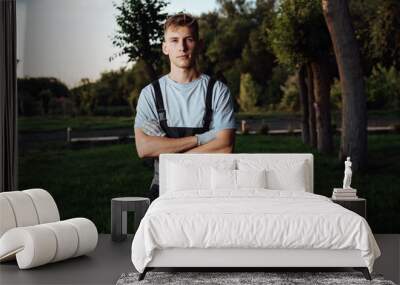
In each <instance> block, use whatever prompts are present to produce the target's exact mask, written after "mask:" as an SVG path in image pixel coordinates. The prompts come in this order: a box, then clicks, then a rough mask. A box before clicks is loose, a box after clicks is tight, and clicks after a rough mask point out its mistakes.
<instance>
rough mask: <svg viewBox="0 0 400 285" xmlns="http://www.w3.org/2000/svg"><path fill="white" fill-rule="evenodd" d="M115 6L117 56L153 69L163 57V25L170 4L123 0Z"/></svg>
mask: <svg viewBox="0 0 400 285" xmlns="http://www.w3.org/2000/svg"><path fill="white" fill-rule="evenodd" d="M114 6H115V8H116V9H117V11H118V13H119V14H118V15H117V16H116V22H117V24H118V30H117V32H116V34H115V35H114V37H113V40H112V43H113V45H114V46H116V47H118V48H120V49H121V52H120V53H119V54H117V55H115V56H118V55H122V54H125V55H127V56H128V58H129V61H131V62H137V61H138V60H143V61H144V62H145V63H146V64H148V68H151V69H154V68H155V64H156V63H158V62H160V58H161V49H160V43H161V41H162V39H163V33H164V30H163V22H164V21H165V20H166V18H167V13H165V12H164V8H165V7H166V6H167V2H166V1H164V0H123V1H122V2H121V4H120V5H117V4H115V3H114ZM115 56H114V57H115ZM111 59H112V58H111ZM152 72H154V70H151V71H149V70H148V73H149V76H150V77H152V76H153V74H151V73H152Z"/></svg>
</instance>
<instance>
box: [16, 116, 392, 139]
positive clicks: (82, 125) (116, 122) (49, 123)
mask: <svg viewBox="0 0 400 285" xmlns="http://www.w3.org/2000/svg"><path fill="white" fill-rule="evenodd" d="M338 116H339V113H338V111H333V112H332V117H338ZM368 117H369V119H374V118H379V119H386V120H390V121H397V122H398V121H399V118H400V111H398V110H397V111H396V110H395V111H391V110H385V111H381V110H379V111H369V112H368ZM293 118H298V119H300V118H301V115H300V113H285V112H263V113H260V112H258V113H236V119H237V120H238V121H240V120H247V119H265V120H274V119H280V120H284V119H290V120H291V119H293ZM133 120H134V117H133V116H132V117H112V116H79V117H63V116H47V117H39V116H36V117H19V118H18V130H19V131H20V132H22V133H27V132H41V131H64V130H66V128H68V127H71V128H72V129H74V130H95V129H110V128H130V127H133Z"/></svg>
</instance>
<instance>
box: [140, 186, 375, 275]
mask: <svg viewBox="0 0 400 285" xmlns="http://www.w3.org/2000/svg"><path fill="white" fill-rule="evenodd" d="M210 194H211V193H210ZM219 195H220V196H218V197H216V196H215V193H213V194H212V195H207V193H204V192H202V193H201V195H199V192H197V191H185V192H183V193H182V192H180V193H176V192H171V193H166V194H164V195H163V196H161V197H159V198H158V199H156V200H155V201H154V202H153V203H152V204H151V206H150V208H149V209H148V211H147V213H146V215H145V217H144V218H143V219H142V221H141V223H140V226H139V228H138V230H137V232H136V235H135V237H134V239H133V243H132V262H133V264H134V266H135V268H136V269H137V270H138V271H139V272H143V270H144V268H145V267H146V265H147V264H148V263H149V262H150V261H151V260H152V258H153V252H154V250H155V249H165V248H176V247H177V248H275V249H277V248H278V249H279V248H293V249H294V248H302V249H358V250H360V251H361V256H362V258H363V259H364V260H365V264H366V266H367V267H368V269H369V271H370V272H372V267H373V263H374V260H375V259H376V258H377V257H379V256H380V251H379V248H378V246H377V244H376V241H375V239H374V237H373V235H372V232H371V229H370V227H369V225H368V223H367V222H366V221H365V219H364V218H362V217H360V216H359V215H357V214H355V213H353V212H351V211H349V210H347V209H344V208H342V207H341V206H339V205H337V204H335V203H333V202H332V201H330V200H329V199H328V198H326V197H324V196H320V195H316V194H312V193H307V192H299V191H278V190H275V191H271V190H265V189H264V190H258V189H247V190H241V191H233V192H226V193H223V192H222V193H219Z"/></svg>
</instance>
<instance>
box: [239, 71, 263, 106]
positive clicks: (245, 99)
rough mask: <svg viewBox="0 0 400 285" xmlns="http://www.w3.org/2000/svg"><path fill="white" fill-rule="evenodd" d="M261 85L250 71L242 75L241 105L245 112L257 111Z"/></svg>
mask: <svg viewBox="0 0 400 285" xmlns="http://www.w3.org/2000/svg"><path fill="white" fill-rule="evenodd" d="M258 93H259V87H258V86H257V83H256V82H254V80H253V78H252V77H251V75H250V74H249V73H244V74H242V75H241V76H240V95H239V105H240V109H241V110H242V111H244V112H251V111H256V109H257V107H256V104H257V97H258V96H257V95H258Z"/></svg>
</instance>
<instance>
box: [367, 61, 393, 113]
mask: <svg viewBox="0 0 400 285" xmlns="http://www.w3.org/2000/svg"><path fill="white" fill-rule="evenodd" d="M366 85H367V96H368V101H367V104H368V107H369V108H370V109H381V108H387V109H400V72H399V71H397V70H396V69H395V68H394V66H392V67H390V68H385V67H383V66H382V65H380V64H378V65H377V66H375V67H374V68H373V70H372V73H371V76H370V77H369V78H368V79H367V84H366Z"/></svg>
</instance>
